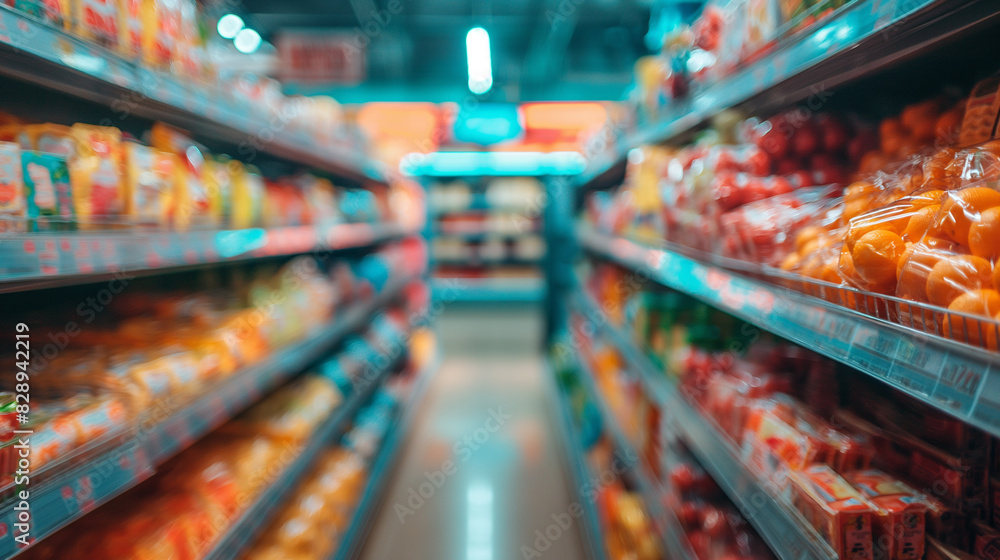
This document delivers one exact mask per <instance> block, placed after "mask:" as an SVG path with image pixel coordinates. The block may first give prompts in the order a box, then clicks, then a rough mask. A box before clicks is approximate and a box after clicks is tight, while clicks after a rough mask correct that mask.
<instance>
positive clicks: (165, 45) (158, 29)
mask: <svg viewBox="0 0 1000 560" xmlns="http://www.w3.org/2000/svg"><path fill="white" fill-rule="evenodd" d="M141 13H142V33H143V49H142V50H143V60H144V61H145V62H146V64H148V65H150V66H154V67H160V68H168V67H170V65H171V64H172V63H173V61H174V58H175V57H176V56H177V42H178V40H179V37H180V32H181V26H182V23H183V14H182V10H181V3H180V0H143V7H142V12H141ZM161 149H162V148H161Z"/></svg>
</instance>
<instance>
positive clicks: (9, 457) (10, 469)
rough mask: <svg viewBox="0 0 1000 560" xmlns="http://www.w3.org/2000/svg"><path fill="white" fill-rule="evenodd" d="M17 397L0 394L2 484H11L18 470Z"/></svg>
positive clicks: (6, 393) (10, 394)
mask: <svg viewBox="0 0 1000 560" xmlns="http://www.w3.org/2000/svg"><path fill="white" fill-rule="evenodd" d="M16 408H17V396H16V395H15V394H14V393H10V392H3V393H0V483H2V484H4V485H6V484H8V483H9V482H11V480H10V477H11V476H12V475H13V474H14V472H15V471H16V470H17V460H18V457H17V450H16V449H15V448H14V445H15V444H16V443H17V438H15V437H14V436H15V435H16V434H15V433H14V430H19V429H21V426H20V425H19V424H18V423H17V410H16Z"/></svg>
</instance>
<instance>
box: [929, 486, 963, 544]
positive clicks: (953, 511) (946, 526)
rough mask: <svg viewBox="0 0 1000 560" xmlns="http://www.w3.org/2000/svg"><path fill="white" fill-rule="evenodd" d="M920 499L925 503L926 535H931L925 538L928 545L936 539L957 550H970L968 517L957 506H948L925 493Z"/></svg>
mask: <svg viewBox="0 0 1000 560" xmlns="http://www.w3.org/2000/svg"><path fill="white" fill-rule="evenodd" d="M921 499H922V500H923V502H924V504H926V505H927V535H928V536H929V537H933V539H931V538H928V539H927V541H928V545H929V544H930V541H931V540H934V539H936V540H938V541H940V542H941V543H944V544H945V545H948V546H953V547H955V548H957V549H959V550H963V551H967V550H970V549H971V543H970V540H969V537H970V535H969V525H968V517H967V516H966V515H965V514H964V513H962V512H961V511H960V510H958V509H957V508H953V507H948V506H946V505H944V503H942V502H941V501H940V500H936V499H934V498H931V497H930V496H928V495H926V494H924V495H922V496H921ZM929 554H930V546H928V555H929Z"/></svg>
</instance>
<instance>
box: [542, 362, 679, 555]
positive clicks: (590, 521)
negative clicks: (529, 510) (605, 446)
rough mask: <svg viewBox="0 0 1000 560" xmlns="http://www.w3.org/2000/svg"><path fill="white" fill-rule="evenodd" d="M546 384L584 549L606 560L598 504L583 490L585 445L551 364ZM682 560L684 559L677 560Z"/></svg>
mask: <svg viewBox="0 0 1000 560" xmlns="http://www.w3.org/2000/svg"><path fill="white" fill-rule="evenodd" d="M545 364H546V367H545V378H546V380H547V381H546V382H545V384H546V385H547V386H548V387H547V388H548V390H549V392H550V393H551V397H550V398H551V399H552V400H554V401H555V406H554V407H552V408H550V410H552V411H553V414H554V415H555V416H556V418H555V424H556V429H557V430H558V432H559V435H558V437H559V439H560V440H562V447H563V455H564V456H565V460H566V463H567V464H568V465H569V471H570V475H571V477H572V482H573V490H574V493H575V495H576V498H577V499H576V500H575V501H574V503H577V504H579V505H580V507H582V508H583V518H584V524H585V525H586V529H585V530H584V531H582V533H583V539H584V545H585V547H586V549H587V553H588V554H587V557H588V558H590V560H606V559H607V556H608V555H607V552H606V551H607V549H606V547H605V543H604V532H603V531H602V529H601V522H600V518H599V517H598V513H597V504H595V503H594V502H592V501H590V500H587V499H586V498H585V496H584V491H583V489H584V488H585V487H587V486H588V485H590V484H591V481H592V480H593V478H594V477H593V475H592V474H591V472H590V468H589V467H588V466H587V462H586V455H585V451H584V449H583V445H582V444H581V443H580V434H579V432H578V431H577V429H576V428H575V425H574V422H573V416H572V414H571V410H572V409H571V407H570V403H569V402H568V401H567V400H566V395H565V394H564V393H563V392H562V389H560V387H559V383H558V381H557V380H556V373H555V368H553V367H552V362H551V361H548V360H546V362H545ZM677 560H681V559H677Z"/></svg>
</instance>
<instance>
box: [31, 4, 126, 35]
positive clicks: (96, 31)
mask: <svg viewBox="0 0 1000 560" xmlns="http://www.w3.org/2000/svg"><path fill="white" fill-rule="evenodd" d="M46 4H48V2H46ZM73 6H74V7H75V8H76V10H75V12H76V13H75V15H74V18H73V23H74V24H75V29H74V30H75V31H76V33H77V34H78V35H80V36H81V37H83V38H84V39H87V40H88V41H94V42H95V43H99V44H101V45H105V46H112V45H116V44H117V43H118V36H119V27H118V26H119V24H120V22H119V17H120V14H119V12H118V2H116V1H115V0H76V1H75V2H73Z"/></svg>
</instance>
